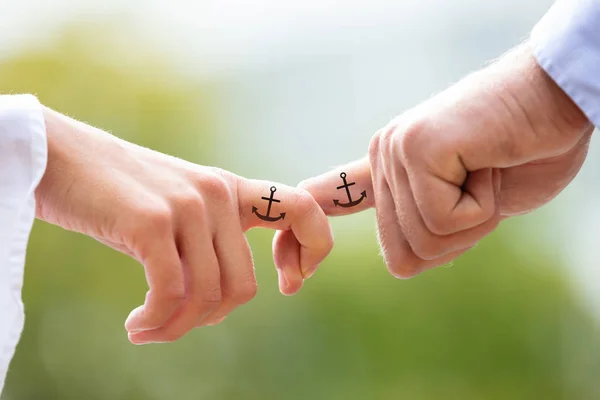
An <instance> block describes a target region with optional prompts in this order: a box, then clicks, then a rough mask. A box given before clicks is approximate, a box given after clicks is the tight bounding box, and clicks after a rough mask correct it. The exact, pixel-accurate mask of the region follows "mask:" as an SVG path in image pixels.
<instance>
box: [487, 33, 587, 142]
mask: <svg viewBox="0 0 600 400" xmlns="http://www.w3.org/2000/svg"><path fill="white" fill-rule="evenodd" d="M497 67H498V68H499V69H500V70H502V71H503V72H502V73H503V75H504V76H503V77H502V78H504V79H503V80H504V82H505V83H506V84H505V85H504V86H503V88H502V92H501V94H500V96H501V97H503V101H504V103H505V104H508V107H509V108H511V110H510V113H511V115H514V116H518V117H517V118H516V119H519V118H524V119H526V120H527V123H528V124H529V125H530V127H531V128H532V129H533V130H534V131H536V132H542V131H543V130H548V129H553V130H556V131H558V132H561V133H565V134H569V133H574V132H581V131H582V130H584V129H586V128H589V127H590V126H591V123H590V121H589V120H588V119H587V117H586V116H585V114H584V113H583V112H582V111H581V109H580V108H579V107H578V106H577V104H575V102H573V100H571V98H570V97H569V96H568V95H567V94H566V93H565V92H564V91H563V90H562V89H561V88H560V86H558V84H556V82H554V80H552V78H551V77H550V76H549V75H548V74H547V73H546V72H545V71H544V70H543V69H542V67H541V66H540V65H539V63H538V62H537V60H536V59H535V57H534V56H533V53H532V49H531V46H530V45H529V44H528V43H526V44H523V45H522V46H519V47H518V48H516V49H515V50H514V51H512V52H511V53H509V54H507V55H506V56H504V57H503V58H502V59H501V60H500V61H499V62H498V63H497ZM507 99H508V100H507Z"/></svg>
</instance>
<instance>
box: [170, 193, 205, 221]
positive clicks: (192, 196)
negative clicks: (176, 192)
mask: <svg viewBox="0 0 600 400" xmlns="http://www.w3.org/2000/svg"><path fill="white" fill-rule="evenodd" d="M176 204H177V209H178V210H179V211H180V212H183V213H185V214H190V215H202V214H204V212H205V211H206V204H205V203H204V200H203V199H202V196H200V194H199V193H197V192H195V191H191V192H189V193H186V194H181V195H180V196H179V198H178V199H177V200H176Z"/></svg>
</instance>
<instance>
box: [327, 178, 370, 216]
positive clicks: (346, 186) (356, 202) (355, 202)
mask: <svg viewBox="0 0 600 400" xmlns="http://www.w3.org/2000/svg"><path fill="white" fill-rule="evenodd" d="M340 178H342V180H343V181H344V184H343V185H342V186H338V187H337V189H338V190H339V189H346V194H347V195H348V203H340V201H339V200H333V204H335V205H336V207H337V206H340V207H354V206H357V205H359V204H360V202H361V201H363V199H365V198H366V197H367V191H366V190H363V191H362V193H361V196H360V199H357V200H352V194H351V193H350V186H352V185H355V184H356V182H351V183H348V182H346V173H345V172H342V173H341V174H340Z"/></svg>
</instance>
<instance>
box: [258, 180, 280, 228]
mask: <svg viewBox="0 0 600 400" xmlns="http://www.w3.org/2000/svg"><path fill="white" fill-rule="evenodd" d="M276 191H277V188H276V187H275V186H271V196H270V197H261V199H263V200H267V201H268V202H269V205H268V206H267V215H262V214H260V213H259V212H258V208H257V207H255V206H252V214H256V216H257V217H258V218H260V219H262V220H263V221H267V222H275V221H279V220H280V219H284V218H285V213H281V214H279V217H271V205H273V203H281V200H277V199H275V198H273V196H274V195H275V192H276Z"/></svg>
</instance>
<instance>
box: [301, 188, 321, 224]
mask: <svg viewBox="0 0 600 400" xmlns="http://www.w3.org/2000/svg"><path fill="white" fill-rule="evenodd" d="M295 209H296V213H297V215H299V216H302V217H307V216H310V215H311V214H313V213H315V212H316V211H317V210H318V209H319V207H318V206H317V202H316V200H315V199H314V197H312V195H311V194H310V193H309V192H308V191H306V190H304V189H301V190H298V192H297V193H296V198H295Z"/></svg>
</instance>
